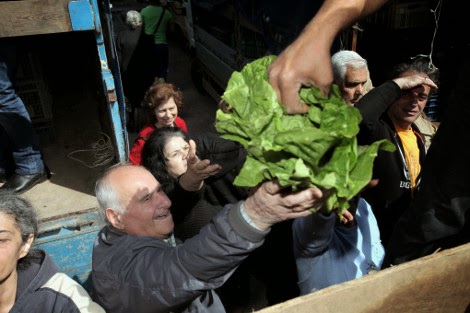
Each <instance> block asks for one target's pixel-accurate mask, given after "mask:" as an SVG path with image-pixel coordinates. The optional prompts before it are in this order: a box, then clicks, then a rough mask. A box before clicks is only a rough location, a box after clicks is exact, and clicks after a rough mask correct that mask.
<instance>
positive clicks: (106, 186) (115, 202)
mask: <svg viewBox="0 0 470 313" xmlns="http://www.w3.org/2000/svg"><path fill="white" fill-rule="evenodd" d="M123 166H134V165H131V164H130V163H118V164H115V165H113V166H111V167H109V168H108V169H107V170H106V171H105V172H104V173H103V175H102V176H101V177H100V178H99V179H98V180H97V181H96V185H95V196H96V200H97V201H98V205H99V207H100V209H101V213H102V214H103V215H104V217H106V214H105V211H106V209H107V208H112V209H113V210H114V211H116V212H118V213H121V214H124V213H125V212H126V207H125V206H124V205H123V204H122V201H121V200H120V199H119V196H118V194H117V193H116V191H115V190H114V187H113V185H112V183H111V181H110V180H109V176H110V175H111V173H112V172H114V171H115V170H116V169H118V168H120V167H123Z"/></svg>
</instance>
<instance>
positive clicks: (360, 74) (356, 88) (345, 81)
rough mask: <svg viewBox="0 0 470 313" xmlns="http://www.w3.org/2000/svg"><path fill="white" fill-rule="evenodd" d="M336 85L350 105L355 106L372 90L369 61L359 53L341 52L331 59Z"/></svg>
mask: <svg viewBox="0 0 470 313" xmlns="http://www.w3.org/2000/svg"><path fill="white" fill-rule="evenodd" d="M331 65H332V67H333V77H334V83H335V84H336V85H338V87H339V90H340V91H341V96H342V97H343V99H344V101H346V103H347V104H348V105H351V106H354V105H356V103H357V102H358V101H359V99H360V98H361V97H362V96H363V95H364V94H366V93H367V92H368V91H369V90H371V89H372V82H371V80H370V74H369V68H368V66H367V61H366V60H365V59H364V58H363V57H361V56H360V55H359V54H358V53H357V52H354V51H350V50H341V51H338V52H336V53H335V54H333V56H332V57H331Z"/></svg>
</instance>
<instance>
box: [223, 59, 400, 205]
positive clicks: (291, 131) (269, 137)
mask: <svg viewBox="0 0 470 313" xmlns="http://www.w3.org/2000/svg"><path fill="white" fill-rule="evenodd" d="M274 59H275V56H267V57H264V58H261V59H258V60H255V61H253V62H252V63H250V64H247V65H246V66H245V67H244V68H243V70H242V71H241V72H234V73H233V74H232V76H231V78H230V80H229V82H228V86H227V89H226V90H225V92H224V94H223V96H222V99H223V100H224V101H225V102H226V103H227V104H228V107H227V109H226V110H224V111H222V110H221V109H219V110H218V111H217V115H216V124H215V126H216V129H217V131H218V132H219V133H220V134H221V135H222V137H223V138H226V139H230V140H234V141H238V142H240V143H241V144H242V145H243V146H244V147H245V149H246V150H247V154H248V156H247V159H246V161H245V164H244V165H243V168H242V170H241V172H240V173H239V175H238V176H237V178H236V179H235V181H234V184H236V185H238V186H245V187H253V186H256V185H258V184H259V183H260V182H263V181H265V180H272V179H277V180H278V181H279V183H280V184H281V185H282V186H291V187H292V188H293V189H294V190H298V189H303V188H306V187H310V186H315V187H318V188H320V189H322V190H323V191H324V193H325V194H326V195H327V199H326V201H325V204H324V206H323V207H322V208H321V210H322V211H324V212H329V211H331V210H333V209H338V212H341V211H342V210H344V209H347V208H348V207H349V204H348V200H350V199H351V198H352V197H354V196H355V195H356V194H357V193H359V191H361V189H363V188H364V187H365V186H366V185H367V184H368V183H369V182H370V180H371V177H372V165H373V161H374V158H375V157H376V156H377V152H378V149H384V150H388V151H393V150H394V149H395V146H394V145H393V144H392V143H391V142H389V141H387V140H382V141H377V142H374V143H373V144H372V145H370V146H358V145H357V141H356V135H357V133H358V132H359V123H360V121H361V115H360V113H359V111H358V110H357V109H356V108H354V107H351V106H348V105H346V104H345V103H344V102H343V100H342V98H341V96H340V93H339V89H338V87H337V86H336V85H333V86H332V92H331V95H330V97H329V98H326V97H324V96H322V94H321V92H320V91H319V89H317V88H302V89H301V91H300V98H301V100H302V101H303V102H305V103H307V104H308V105H309V106H310V108H309V111H308V113H307V114H303V115H300V114H297V115H288V114H287V113H286V112H285V110H284V107H283V106H282V105H281V103H279V102H278V100H277V97H276V94H275V92H274V90H273V89H272V87H271V85H270V84H269V82H268V74H267V68H268V66H269V64H271V62H272V61H273V60H274Z"/></svg>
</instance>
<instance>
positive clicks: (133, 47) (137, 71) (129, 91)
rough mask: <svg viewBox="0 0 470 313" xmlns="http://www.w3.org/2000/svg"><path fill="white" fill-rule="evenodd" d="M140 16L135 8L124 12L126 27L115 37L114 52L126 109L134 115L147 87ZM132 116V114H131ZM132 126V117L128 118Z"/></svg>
mask: <svg viewBox="0 0 470 313" xmlns="http://www.w3.org/2000/svg"><path fill="white" fill-rule="evenodd" d="M142 23H143V22H142V17H141V16H140V13H139V12H138V11H135V10H130V11H128V12H127V13H126V26H127V28H126V29H125V30H123V31H121V32H120V33H119V34H118V35H117V37H116V52H117V55H118V60H119V67H120V70H121V78H122V86H123V89H124V95H125V96H126V98H127V100H128V104H130V105H128V109H129V111H131V114H132V115H134V114H133V113H134V111H135V110H136V108H138V107H139V106H140V103H141V102H142V98H143V96H144V94H145V91H146V88H147V87H148V79H147V78H146V77H144V76H143V73H145V71H146V67H147V66H148V64H146V61H145V60H147V59H146V55H147V54H148V51H146V49H147V47H145V45H143V43H142V35H143V30H142ZM132 117H133V116H132ZM128 120H129V122H130V123H131V124H130V125H128V127H129V128H133V126H134V125H132V123H133V122H134V119H133V118H129V119H128Z"/></svg>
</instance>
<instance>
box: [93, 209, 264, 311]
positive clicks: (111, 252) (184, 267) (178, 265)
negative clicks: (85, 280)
mask: <svg viewBox="0 0 470 313" xmlns="http://www.w3.org/2000/svg"><path fill="white" fill-rule="evenodd" d="M240 205H241V203H238V204H236V205H228V206H226V208H225V209H224V210H223V211H222V212H220V213H219V214H218V215H217V216H216V217H214V219H213V220H212V222H211V223H210V224H209V225H207V226H205V227H204V228H203V229H202V230H201V233H200V235H197V236H195V237H193V238H191V239H188V240H186V241H185V242H184V243H183V244H180V245H178V246H176V247H172V246H170V245H169V244H168V243H166V242H164V241H163V240H160V239H157V238H152V237H141V236H133V235H127V234H124V233H122V232H118V231H116V230H114V229H111V228H110V227H109V226H107V227H105V228H104V229H103V230H102V231H101V232H100V233H99V235H98V238H97V239H96V242H95V247H94V248H93V265H92V268H93V270H92V278H93V284H94V289H95V290H96V297H97V301H98V303H100V304H101V305H102V306H103V307H104V308H105V309H106V311H107V312H113V313H119V312H139V313H144V312H217V313H219V312H225V309H224V307H223V305H222V303H221V301H220V299H219V297H218V296H217V294H216V293H215V292H214V291H213V289H215V288H217V287H219V286H221V285H222V284H223V283H224V282H225V281H226V280H227V279H228V277H229V276H230V275H231V273H232V272H233V270H234V269H235V268H236V267H237V266H238V265H239V264H240V262H241V261H242V260H244V259H245V258H246V257H247V256H248V254H249V253H250V252H252V251H253V250H255V249H256V248H257V247H259V246H260V245H261V244H262V242H263V238H264V237H265V236H266V234H267V233H268V232H267V231H266V232H263V231H259V230H256V229H254V228H253V227H252V226H250V225H249V224H248V223H247V222H246V221H245V219H244V218H243V217H242V215H241V213H240Z"/></svg>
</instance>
